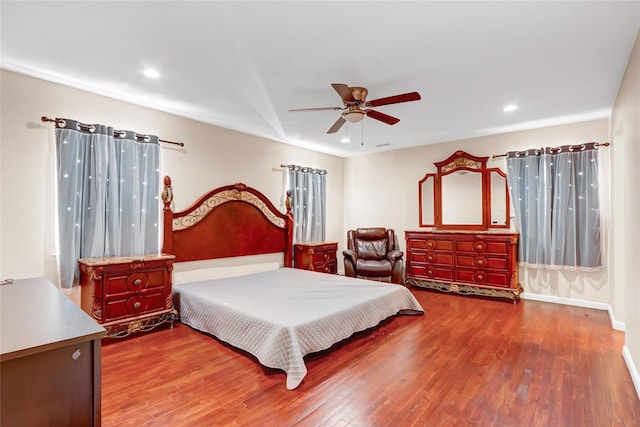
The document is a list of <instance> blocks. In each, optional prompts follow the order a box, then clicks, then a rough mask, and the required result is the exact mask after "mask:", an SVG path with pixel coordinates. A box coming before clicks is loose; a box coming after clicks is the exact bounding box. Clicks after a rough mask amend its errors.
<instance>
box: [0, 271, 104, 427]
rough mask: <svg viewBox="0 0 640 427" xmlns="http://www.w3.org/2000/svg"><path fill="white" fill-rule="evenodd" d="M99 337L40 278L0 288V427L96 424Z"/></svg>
mask: <svg viewBox="0 0 640 427" xmlns="http://www.w3.org/2000/svg"><path fill="white" fill-rule="evenodd" d="M104 334H105V330H104V328H103V327H101V326H100V325H98V324H97V323H96V322H94V321H93V320H92V319H91V318H90V317H89V316H87V315H86V314H85V313H84V312H83V311H82V310H80V308H79V307H78V306H77V305H75V304H74V303H73V302H72V301H71V300H70V299H69V298H67V297H66V296H64V295H63V294H62V292H60V290H58V289H57V288H56V287H55V286H54V285H53V284H52V283H51V282H49V281H48V280H47V279H45V278H33V279H21V280H16V281H14V282H13V283H9V284H3V285H0V338H1V339H0V363H1V364H0V387H1V391H0V399H1V400H2V405H0V420H1V422H2V425H3V426H99V425H100V408H101V406H100V398H101V395H100V352H101V342H100V339H101V338H102V336H103V335H104Z"/></svg>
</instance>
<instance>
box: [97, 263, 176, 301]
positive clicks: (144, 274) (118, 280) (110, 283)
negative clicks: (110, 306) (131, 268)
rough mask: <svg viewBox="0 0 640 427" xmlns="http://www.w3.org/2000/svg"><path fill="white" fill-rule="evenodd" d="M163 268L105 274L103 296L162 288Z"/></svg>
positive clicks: (163, 284)
mask: <svg viewBox="0 0 640 427" xmlns="http://www.w3.org/2000/svg"><path fill="white" fill-rule="evenodd" d="M164 272H165V270H164V269H163V270H151V271H138V272H135V273H131V274H118V275H105V279H104V284H105V289H104V293H105V296H110V295H119V294H126V293H130V292H140V291H143V290H145V289H153V288H164V287H165V277H164V276H165V274H164Z"/></svg>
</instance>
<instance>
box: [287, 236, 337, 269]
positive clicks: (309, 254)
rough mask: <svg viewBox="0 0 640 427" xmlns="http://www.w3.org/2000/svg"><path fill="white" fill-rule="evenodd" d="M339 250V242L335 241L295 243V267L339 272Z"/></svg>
mask: <svg viewBox="0 0 640 427" xmlns="http://www.w3.org/2000/svg"><path fill="white" fill-rule="evenodd" d="M337 251H338V244H337V243H334V242H329V243H327V242H318V243H296V244H295V245H293V252H294V254H293V256H294V267H295V268H299V269H301V270H311V271H319V272H323V273H331V274H336V273H338V261H337V257H336V252H337Z"/></svg>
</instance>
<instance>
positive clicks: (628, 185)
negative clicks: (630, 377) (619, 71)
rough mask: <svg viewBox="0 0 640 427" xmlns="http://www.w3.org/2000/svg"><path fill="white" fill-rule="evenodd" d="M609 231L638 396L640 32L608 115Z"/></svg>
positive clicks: (618, 298) (616, 290)
mask: <svg viewBox="0 0 640 427" xmlns="http://www.w3.org/2000/svg"><path fill="white" fill-rule="evenodd" d="M611 140H612V141H613V146H612V149H613V150H612V159H613V160H612V161H613V168H614V170H615V173H614V174H613V186H612V187H613V191H612V198H613V202H614V211H615V213H614V218H615V221H614V227H613V230H612V236H613V239H612V241H613V242H615V243H613V244H612V250H613V252H614V257H615V268H614V272H613V273H614V279H613V280H614V282H615V285H616V286H615V287H614V288H613V294H612V298H613V301H614V303H615V306H616V307H619V306H622V305H624V307H625V308H624V312H625V324H626V328H625V347H626V352H627V354H625V358H626V360H627V363H628V364H629V365H630V370H631V371H632V374H633V373H634V372H633V369H634V368H633V367H634V366H635V376H634V381H635V385H636V390H637V391H638V394H639V395H640V378H639V377H638V368H640V280H639V279H638V260H639V259H640V249H638V245H637V242H638V240H639V239H640V226H639V225H638V218H640V203H639V201H640V198H639V197H638V188H640V170H639V169H638V159H639V158H640V31H638V36H637V37H636V42H635V45H634V47H633V50H632V51H631V56H630V57H629V62H628V64H627V69H626V71H625V74H624V78H623V80H622V83H621V84H620V88H619V90H618V95H617V96H616V100H615V103H614V107H613V111H612V114H611Z"/></svg>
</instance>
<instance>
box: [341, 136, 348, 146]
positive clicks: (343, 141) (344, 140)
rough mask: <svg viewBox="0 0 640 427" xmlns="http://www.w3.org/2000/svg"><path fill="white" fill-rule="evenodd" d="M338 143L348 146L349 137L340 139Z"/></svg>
mask: <svg viewBox="0 0 640 427" xmlns="http://www.w3.org/2000/svg"><path fill="white" fill-rule="evenodd" d="M340 141H341V142H342V143H343V144H348V143H350V142H351V140H350V139H349V137H348V136H345V137H344V138H342V139H341V140H340Z"/></svg>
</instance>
